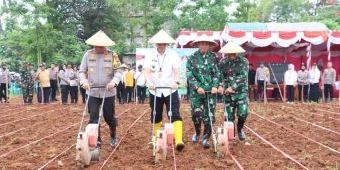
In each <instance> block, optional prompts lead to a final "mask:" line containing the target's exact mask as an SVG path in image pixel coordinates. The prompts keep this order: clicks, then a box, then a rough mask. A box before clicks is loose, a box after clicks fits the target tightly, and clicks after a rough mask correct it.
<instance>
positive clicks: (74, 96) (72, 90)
mask: <svg viewBox="0 0 340 170" xmlns="http://www.w3.org/2000/svg"><path fill="white" fill-rule="evenodd" d="M70 96H71V103H77V102H78V86H70Z"/></svg>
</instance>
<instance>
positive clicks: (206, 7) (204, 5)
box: [174, 0, 230, 32]
mask: <svg viewBox="0 0 340 170" xmlns="http://www.w3.org/2000/svg"><path fill="white" fill-rule="evenodd" d="M229 4H230V2H229V1H226V0H215V1H211V0H197V1H193V2H192V3H184V1H183V0H182V1H181V3H180V5H179V6H177V10H179V11H180V15H179V16H178V17H177V18H176V21H175V22H176V25H174V28H175V29H174V30H175V32H178V31H180V30H215V31H217V30H221V29H222V28H223V27H224V25H225V24H226V22H227V21H228V17H229V15H228V13H227V12H226V11H225V8H226V7H227V6H228V5H229Z"/></svg>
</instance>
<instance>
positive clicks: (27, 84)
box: [20, 66, 34, 103]
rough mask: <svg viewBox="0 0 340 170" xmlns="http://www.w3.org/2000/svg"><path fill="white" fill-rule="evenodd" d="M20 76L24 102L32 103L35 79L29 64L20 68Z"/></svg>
mask: <svg viewBox="0 0 340 170" xmlns="http://www.w3.org/2000/svg"><path fill="white" fill-rule="evenodd" d="M20 76H21V88H22V96H23V100H24V103H32V99H33V86H34V80H33V77H32V74H31V70H29V69H28V68H27V66H24V67H23V69H22V70H20Z"/></svg>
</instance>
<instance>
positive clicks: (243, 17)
mask: <svg viewBox="0 0 340 170" xmlns="http://www.w3.org/2000/svg"><path fill="white" fill-rule="evenodd" d="M237 2H238V3H239V5H238V7H237V9H236V11H235V12H234V17H235V18H236V20H235V22H256V21H257V20H258V19H257V14H258V12H257V10H256V9H255V8H256V4H255V2H250V1H249V0H237Z"/></svg>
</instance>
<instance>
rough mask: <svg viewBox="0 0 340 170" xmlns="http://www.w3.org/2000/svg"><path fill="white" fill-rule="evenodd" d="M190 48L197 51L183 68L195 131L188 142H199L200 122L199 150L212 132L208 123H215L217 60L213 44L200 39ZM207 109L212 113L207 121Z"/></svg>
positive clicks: (206, 38)
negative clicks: (187, 82)
mask: <svg viewBox="0 0 340 170" xmlns="http://www.w3.org/2000/svg"><path fill="white" fill-rule="evenodd" d="M191 44H192V46H194V47H198V50H197V51H196V52H195V53H194V54H192V55H191V56H189V58H188V61H187V66H186V68H187V76H188V81H189V89H190V101H191V118H192V121H193V124H194V127H195V133H194V135H193V137H192V142H193V143H197V142H198V141H199V136H200V133H201V124H202V122H203V124H204V130H203V141H202V143H203V148H209V147H210V144H209V138H210V136H211V132H212V129H211V126H212V124H211V123H214V122H215V120H214V119H215V107H216V93H217V88H218V86H219V78H220V77H219V76H220V73H219V70H218V68H217V63H218V58H217V56H216V54H215V53H213V52H212V51H211V50H212V49H213V48H214V47H216V46H217V43H216V42H215V41H214V40H213V39H211V38H209V37H208V36H206V35H203V36H201V37H199V38H197V39H196V40H195V41H194V42H192V43H191ZM207 91H209V92H210V93H207ZM206 93H207V94H206ZM208 99H209V100H208ZM208 105H209V107H208ZM209 109H210V113H212V116H211V117H209ZM210 119H211V121H210Z"/></svg>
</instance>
